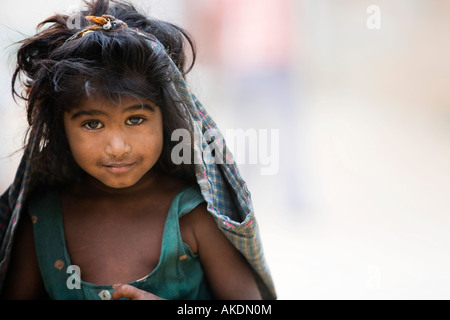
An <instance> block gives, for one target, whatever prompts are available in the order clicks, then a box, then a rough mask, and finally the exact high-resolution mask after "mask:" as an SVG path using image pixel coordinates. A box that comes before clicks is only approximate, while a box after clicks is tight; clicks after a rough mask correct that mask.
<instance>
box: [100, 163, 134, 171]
mask: <svg viewBox="0 0 450 320" xmlns="http://www.w3.org/2000/svg"><path fill="white" fill-rule="evenodd" d="M134 165H135V163H114V164H104V165H103V166H104V167H105V168H106V170H108V171H110V172H112V173H125V172H127V171H129V170H131V168H132V167H133V166H134Z"/></svg>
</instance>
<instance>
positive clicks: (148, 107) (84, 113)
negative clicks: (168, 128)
mask: <svg viewBox="0 0 450 320" xmlns="http://www.w3.org/2000/svg"><path fill="white" fill-rule="evenodd" d="M138 110H147V111H150V112H155V109H154V108H153V107H152V106H151V105H149V104H137V105H134V106H129V107H126V108H125V109H123V111H122V112H124V113H125V112H133V111H138ZM98 115H104V116H106V115H108V114H107V113H106V112H104V111H101V110H97V109H92V110H80V111H78V112H76V113H74V114H73V115H72V117H70V119H71V120H74V119H76V118H78V117H81V116H98Z"/></svg>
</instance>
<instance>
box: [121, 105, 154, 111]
mask: <svg viewBox="0 0 450 320" xmlns="http://www.w3.org/2000/svg"><path fill="white" fill-rule="evenodd" d="M139 110H147V111H151V112H155V108H154V107H152V106H151V105H149V104H138V105H135V106H129V107H126V108H125V109H123V112H132V111H139Z"/></svg>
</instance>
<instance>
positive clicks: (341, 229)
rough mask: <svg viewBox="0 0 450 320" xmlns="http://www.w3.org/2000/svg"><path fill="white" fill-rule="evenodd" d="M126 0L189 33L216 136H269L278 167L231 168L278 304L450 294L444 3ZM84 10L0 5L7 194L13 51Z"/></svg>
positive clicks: (18, 121)
mask: <svg viewBox="0 0 450 320" xmlns="http://www.w3.org/2000/svg"><path fill="white" fill-rule="evenodd" d="M134 3H135V4H136V5H137V7H140V8H141V9H142V10H143V11H145V12H147V13H148V14H150V15H152V16H154V17H156V18H160V19H165V20H168V21H171V22H173V23H175V24H178V25H180V26H182V27H184V28H185V29H187V30H188V31H189V32H190V33H191V34H192V36H193V37H194V38H195V40H196V43H197V47H198V60H197V64H196V67H195V68H194V70H193V71H192V72H191V74H190V75H189V80H190V85H191V87H192V90H193V91H194V92H195V93H196V95H197V96H198V97H199V99H200V101H202V103H203V104H204V105H205V107H206V108H207V109H208V111H209V112H210V113H211V115H212V116H213V117H214V119H215V120H216V122H217V123H218V125H219V127H220V128H221V130H222V131H226V130H237V129H243V130H247V132H258V135H257V139H258V141H260V140H261V139H266V140H268V141H271V140H270V137H269V135H270V134H271V133H273V132H277V130H278V133H279V136H278V137H279V138H278V139H274V140H273V141H271V143H270V147H269V149H268V150H269V152H266V155H267V156H270V159H271V161H272V162H273V163H272V164H278V166H276V169H277V170H275V171H274V172H272V174H270V175H265V174H263V170H262V169H264V168H267V166H268V162H267V159H266V158H264V157H262V155H261V152H262V153H264V152H263V151H261V149H259V150H258V151H259V152H260V153H259V157H258V161H257V163H250V161H244V163H242V164H241V165H240V168H241V173H242V175H243V176H244V178H245V180H246V181H247V183H248V186H249V189H250V191H251V193H252V198H253V202H254V207H255V211H256V216H257V218H258V221H259V227H260V230H261V234H262V240H263V244H264V251H265V254H266V258H267V260H268V263H269V266H270V269H271V271H272V275H273V279H274V282H275V286H276V289H277V292H278V296H279V298H280V299H449V298H450V273H449V271H448V270H450V256H449V253H450V249H449V248H450V232H449V229H450V211H449V210H450V197H449V195H448V193H449V191H450V182H449V181H450V168H449V163H450V144H449V143H448V142H449V138H450V108H449V104H450V90H449V77H450V64H449V62H448V57H450V38H449V36H448V32H449V30H450V19H448V12H450V2H448V1H444V0H442V1H439V0H436V1H427V0H394V1H393V0H371V1H365V0H258V1H255V0H164V1H162V0H136V1H134ZM372 5H375V7H370V6H372ZM79 6H80V1H78V0H42V1H32V0H15V1H12V0H3V1H2V10H1V12H0V141H1V143H0V192H3V191H4V190H6V188H7V187H8V185H9V184H10V183H11V182H12V180H13V178H14V174H15V170H16V168H17V164H18V161H19V160H20V155H21V154H20V152H19V153H17V154H15V155H11V154H13V153H14V152H15V151H17V150H18V149H20V147H21V145H22V140H23V135H24V132H25V130H26V122H25V118H24V109H23V106H21V105H20V104H19V105H18V104H16V103H14V102H13V100H12V98H11V94H10V79H11V75H12V70H13V66H14V51H15V49H17V47H15V46H10V45H11V43H13V42H14V41H17V40H20V39H22V38H23V37H24V36H29V35H32V34H33V33H34V32H35V27H36V25H37V24H38V23H39V22H40V21H42V20H44V19H45V18H46V17H48V16H49V15H51V14H53V13H54V12H61V11H62V12H70V11H71V10H73V9H74V8H77V7H79ZM374 8H375V9H374ZM368 9H369V10H368ZM248 130H249V131H248ZM259 130H262V131H259ZM263 130H265V131H263ZM264 132H265V133H266V135H267V137H265V136H263V133H264ZM263 141H265V140H263ZM248 146H249V148H250V144H249V145H248ZM252 147H253V146H252ZM258 147H259V146H258ZM235 157H236V154H235ZM244 158H245V157H244ZM277 159H278V160H277ZM276 161H278V163H275V162H276Z"/></svg>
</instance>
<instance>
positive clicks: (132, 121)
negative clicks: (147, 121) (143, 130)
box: [125, 117, 144, 126]
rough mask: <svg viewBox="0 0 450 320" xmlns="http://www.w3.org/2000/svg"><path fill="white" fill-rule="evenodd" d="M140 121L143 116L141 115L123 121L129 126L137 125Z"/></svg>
mask: <svg viewBox="0 0 450 320" xmlns="http://www.w3.org/2000/svg"><path fill="white" fill-rule="evenodd" d="M142 122H144V118H142V117H131V118H128V119H127V121H126V122H125V123H126V124H127V125H129V126H138V125H140V124H141V123H142Z"/></svg>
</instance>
